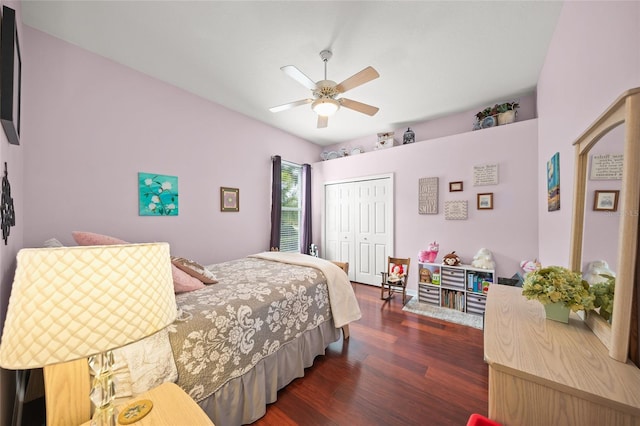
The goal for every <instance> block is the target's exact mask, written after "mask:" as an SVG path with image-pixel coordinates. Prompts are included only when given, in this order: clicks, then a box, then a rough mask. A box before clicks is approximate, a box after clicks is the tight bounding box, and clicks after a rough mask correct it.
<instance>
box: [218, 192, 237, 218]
mask: <svg viewBox="0 0 640 426" xmlns="http://www.w3.org/2000/svg"><path fill="white" fill-rule="evenodd" d="M220 211H221V212H239V211H240V190H239V189H238V188H225V187H222V186H221V187H220Z"/></svg>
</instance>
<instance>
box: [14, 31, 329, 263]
mask: <svg viewBox="0 0 640 426" xmlns="http://www.w3.org/2000/svg"><path fill="white" fill-rule="evenodd" d="M24 33H25V37H24V39H25V45H26V46H27V47H28V48H27V49H26V50H25V53H24V63H25V82H27V83H28V90H25V93H24V109H25V114H28V115H29V117H30V120H29V123H28V124H29V138H28V142H26V143H25V144H24V149H25V183H24V185H25V190H24V193H25V200H24V203H25V209H24V210H25V215H24V219H23V220H24V223H25V225H26V229H25V241H24V243H25V245H26V246H34V247H36V246H41V245H42V243H43V242H44V241H45V240H47V239H48V238H51V237H55V238H58V239H59V240H60V241H62V242H63V243H64V244H73V240H72V238H71V231H74V230H85V231H93V232H98V233H105V234H109V235H113V236H116V237H119V238H122V239H125V240H128V241H132V242H143V241H168V242H169V243H170V244H171V251H172V253H173V254H176V255H180V256H184V257H189V258H192V259H195V260H197V261H200V262H202V263H214V262H220V261H224V260H228V259H233V258H238V257H242V256H245V255H248V254H251V253H254V252H259V251H262V250H266V249H268V247H269V228H270V209H271V199H270V191H271V190H270V183H269V182H270V179H271V177H270V174H271V161H270V157H271V155H274V154H280V155H282V156H283V158H285V159H287V160H289V161H294V162H298V163H303V162H312V161H315V160H316V159H317V158H318V156H319V153H320V151H321V149H320V147H318V146H316V145H314V144H311V143H310V142H307V141H304V140H302V139H299V138H297V137H294V136H292V135H289V134H287V133H284V132H282V131H279V130H276V129H274V128H272V127H269V126H266V125H264V124H262V123H259V122H256V121H255V120H252V119H249V118H247V117H245V116H243V115H240V114H238V113H235V112H233V111H230V110H228V109H225V108H223V107H221V106H219V105H217V104H213V103H211V102H209V101H206V100H204V99H202V98H199V97H197V96H194V95H192V94H190V93H187V92H185V91H183V90H180V89H178V88H175V87H173V86H170V85H168V84H165V83H162V82H160V81H158V80H154V79H152V78H150V77H148V76H146V75H143V74H141V73H138V72H136V71H134V70H132V69H130V68H126V67H124V66H121V65H118V64H116V63H114V62H112V61H110V60H107V59H105V58H102V57H99V56H97V55H94V54H92V53H89V52H87V51H85V50H82V49H80V48H78V47H75V46H73V45H71V44H68V43H65V42H63V41H61V40H59V39H56V38H54V37H51V36H49V35H47V34H45V33H42V32H40V31H37V30H35V29H33V28H30V27H27V26H25V28H24ZM138 172H149V173H159V174H166V175H173V176H178V178H179V196H180V205H179V212H180V213H179V216H177V217H148V216H147V217H141V216H138V189H137V173H138ZM221 186H227V187H234V188H240V212H239V213H229V212H226V213H222V212H220V200H219V188H220V187H221Z"/></svg>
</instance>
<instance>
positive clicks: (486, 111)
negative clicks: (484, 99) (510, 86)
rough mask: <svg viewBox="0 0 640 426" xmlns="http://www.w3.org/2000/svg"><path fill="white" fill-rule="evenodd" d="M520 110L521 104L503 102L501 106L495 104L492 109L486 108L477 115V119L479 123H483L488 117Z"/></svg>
mask: <svg viewBox="0 0 640 426" xmlns="http://www.w3.org/2000/svg"><path fill="white" fill-rule="evenodd" d="M518 108H520V104H519V103H518V102H516V101H511V102H503V103H501V104H495V105H494V106H492V107H486V108H485V109H483V110H482V111H480V112H478V113H477V114H476V118H477V119H478V121H482V120H483V119H484V118H485V117H488V116H490V115H496V114H498V113H501V112H507V111H510V110H515V109H518Z"/></svg>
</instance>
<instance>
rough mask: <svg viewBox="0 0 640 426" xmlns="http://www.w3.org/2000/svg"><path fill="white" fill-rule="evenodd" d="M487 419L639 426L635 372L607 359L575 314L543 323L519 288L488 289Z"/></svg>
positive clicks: (519, 424)
mask: <svg viewBox="0 0 640 426" xmlns="http://www.w3.org/2000/svg"><path fill="white" fill-rule="evenodd" d="M484 354H485V361H486V362H487V363H488V364H489V418H491V419H492V420H495V421H498V422H500V423H502V424H503V425H507V426H529V425H531V426H539V425H554V426H561V425H581V426H583V425H625V426H640V369H638V368H637V367H636V366H635V365H633V364H632V363H630V362H629V363H627V364H623V363H621V362H618V361H615V360H614V359H612V358H610V357H609V355H608V351H607V349H606V348H605V346H604V345H603V344H602V343H601V342H600V340H598V338H597V337H596V336H595V335H594V334H593V333H592V331H591V330H590V329H589V328H587V327H586V326H585V325H584V323H583V322H582V320H581V319H580V318H578V316H576V315H575V314H574V313H572V314H571V318H570V319H569V324H564V323H559V322H556V321H551V320H547V319H545V318H544V308H543V306H542V305H541V304H540V303H539V302H537V301H529V300H527V299H526V298H525V297H524V296H522V289H521V288H518V287H509V286H504V285H498V284H493V285H492V286H491V289H490V290H489V294H488V298H487V306H486V311H485V331H484Z"/></svg>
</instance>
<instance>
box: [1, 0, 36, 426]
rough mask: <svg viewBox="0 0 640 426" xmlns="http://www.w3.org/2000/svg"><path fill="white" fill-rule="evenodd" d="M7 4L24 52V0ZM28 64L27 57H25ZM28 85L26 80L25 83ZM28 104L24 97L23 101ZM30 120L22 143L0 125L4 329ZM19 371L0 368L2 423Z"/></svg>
mask: <svg viewBox="0 0 640 426" xmlns="http://www.w3.org/2000/svg"><path fill="white" fill-rule="evenodd" d="M0 4H2V5H3V6H8V7H10V8H12V9H13V10H15V11H16V27H17V30H18V41H19V43H20V48H21V49H22V52H24V37H23V36H24V31H23V27H22V15H21V11H22V5H21V2H20V1H0ZM23 66H24V57H23ZM23 89H24V83H23ZM23 106H24V101H23ZM28 121H29V116H28V114H27V113H25V112H24V109H22V119H21V123H22V126H21V130H22V131H21V135H20V136H21V141H20V145H11V144H9V142H8V140H7V136H6V134H5V132H4V130H2V129H1V128H0V165H1V166H2V168H1V169H0V170H1V171H2V174H3V176H4V163H5V162H6V163H7V170H8V176H9V183H10V184H11V196H12V197H13V204H14V209H15V215H16V225H15V226H14V227H11V229H10V234H9V238H8V240H7V244H6V245H5V243H4V241H2V242H0V274H1V275H0V330H1V329H2V328H3V327H4V320H5V317H6V315H7V306H8V305H9V295H10V294H11V284H12V283H13V275H14V272H15V268H16V254H17V253H18V250H20V249H21V248H22V247H23V235H24V230H25V208H24V200H25V185H24V180H23V170H24V147H25V145H27V144H28V140H29V135H28V131H27V130H26V129H25V127H26V126H27V123H28ZM14 377H15V373H14V372H13V371H9V370H4V369H0V424H3V425H8V424H11V414H12V410H13V398H14V395H15V381H14Z"/></svg>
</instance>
